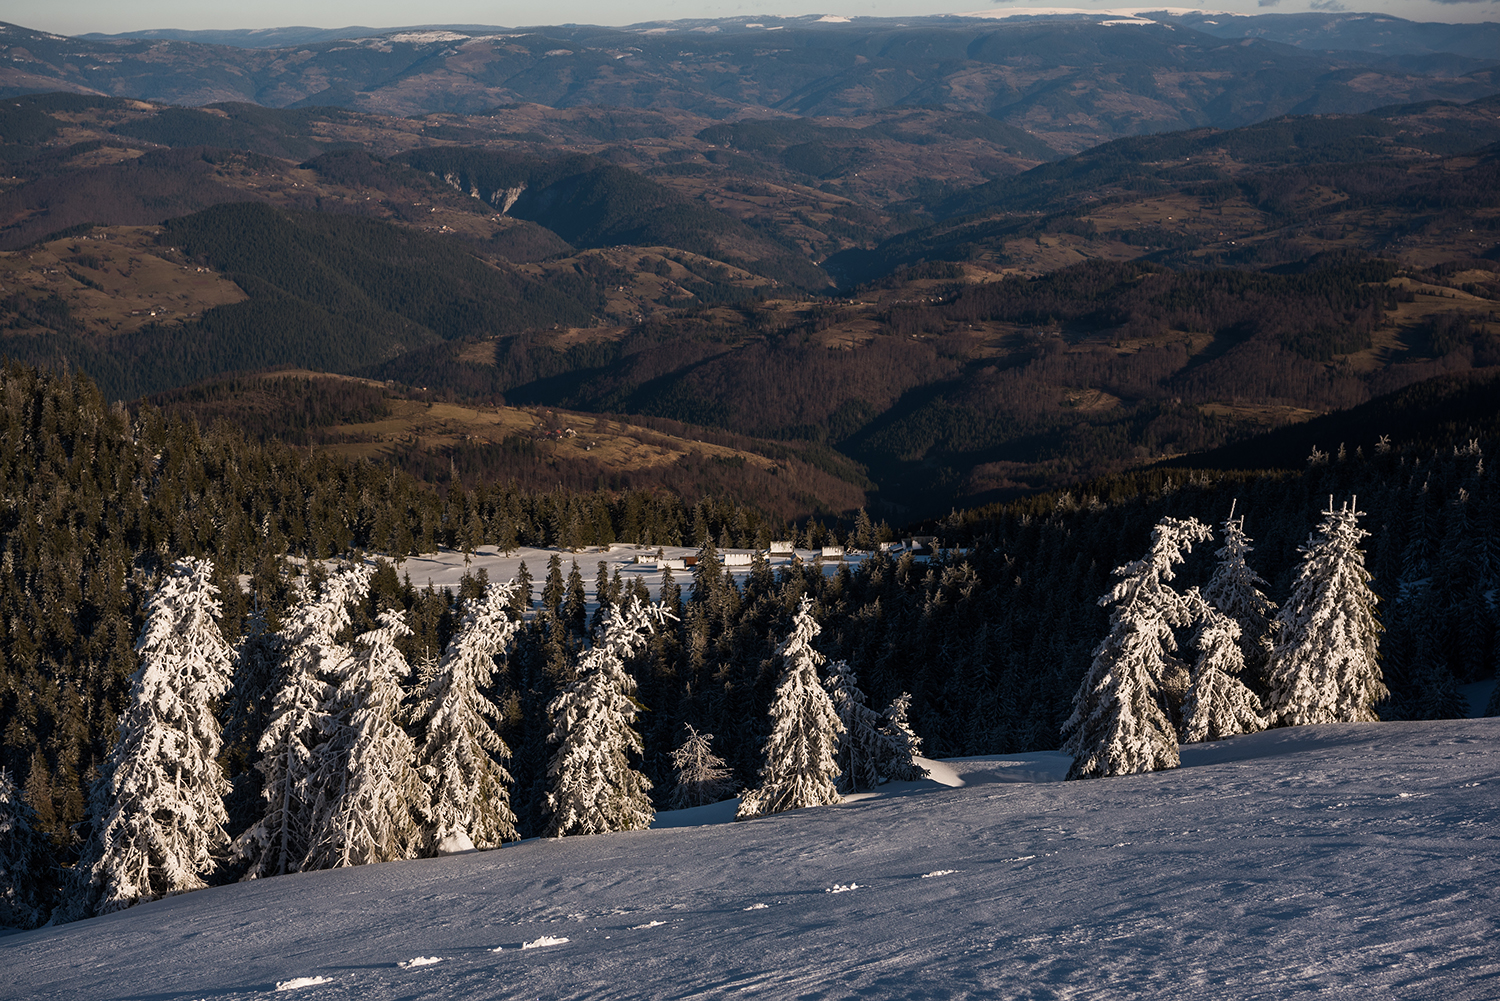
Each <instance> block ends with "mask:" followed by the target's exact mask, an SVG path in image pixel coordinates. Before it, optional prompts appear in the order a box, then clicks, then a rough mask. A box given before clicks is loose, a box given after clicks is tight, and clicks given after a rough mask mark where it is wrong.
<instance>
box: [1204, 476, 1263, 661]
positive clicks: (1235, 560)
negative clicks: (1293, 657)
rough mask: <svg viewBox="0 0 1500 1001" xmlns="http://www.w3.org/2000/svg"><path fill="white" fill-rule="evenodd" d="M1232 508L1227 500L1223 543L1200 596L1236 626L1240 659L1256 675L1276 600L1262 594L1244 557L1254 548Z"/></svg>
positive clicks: (1259, 585)
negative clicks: (1211, 573) (1227, 506)
mask: <svg viewBox="0 0 1500 1001" xmlns="http://www.w3.org/2000/svg"><path fill="white" fill-rule="evenodd" d="M1234 508H1235V505H1233V504H1231V505H1230V508H1229V517H1228V518H1226V519H1224V545H1223V547H1222V548H1221V549H1220V550H1219V551H1218V553H1216V554H1215V555H1217V556H1218V557H1219V563H1218V566H1216V567H1215V568H1214V573H1213V576H1212V577H1210V578H1209V581H1208V583H1207V584H1205V585H1204V586H1203V598H1204V600H1205V601H1207V602H1208V603H1209V604H1210V605H1212V606H1213V607H1215V608H1217V609H1218V610H1219V611H1221V612H1223V613H1224V614H1225V615H1227V616H1229V617H1230V618H1231V619H1233V620H1234V623H1235V624H1236V625H1237V626H1239V631H1240V638H1239V646H1240V653H1241V656H1242V659H1243V661H1244V663H1245V665H1246V666H1247V667H1248V668H1250V670H1252V671H1253V672H1255V676H1256V677H1259V673H1260V671H1261V670H1262V669H1263V668H1264V666H1265V662H1266V658H1267V657H1269V656H1270V653H1271V641H1272V636H1271V633H1272V623H1273V621H1274V620H1273V618H1272V616H1274V615H1275V613H1276V602H1274V601H1272V600H1271V599H1270V598H1268V597H1266V594H1265V591H1263V590H1262V588H1265V587H1266V586H1267V584H1266V582H1265V581H1264V580H1261V578H1260V575H1259V574H1257V573H1256V572H1255V571H1254V570H1252V569H1250V564H1249V563H1248V562H1247V561H1246V556H1247V555H1248V554H1250V553H1252V552H1254V551H1255V549H1254V547H1253V546H1251V545H1250V541H1251V540H1250V537H1249V536H1248V535H1246V534H1245V516H1244V515H1240V516H1239V517H1238V518H1236V517H1235V516H1234Z"/></svg>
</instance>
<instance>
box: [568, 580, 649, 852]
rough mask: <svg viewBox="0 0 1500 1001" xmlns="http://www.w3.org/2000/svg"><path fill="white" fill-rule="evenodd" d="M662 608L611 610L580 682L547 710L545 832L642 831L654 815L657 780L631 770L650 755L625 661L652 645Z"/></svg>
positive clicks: (587, 654)
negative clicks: (550, 748)
mask: <svg viewBox="0 0 1500 1001" xmlns="http://www.w3.org/2000/svg"><path fill="white" fill-rule="evenodd" d="M665 618H666V615H665V613H664V612H663V610H662V609H661V607H660V606H645V605H642V604H640V603H639V602H636V601H632V602H631V603H630V604H629V605H628V606H626V607H625V608H623V609H622V608H620V607H618V606H614V607H611V608H610V609H609V612H608V614H607V615H606V617H605V620H604V631H603V634H602V635H601V636H600V637H599V639H598V641H597V642H596V643H595V644H594V645H593V646H592V647H590V648H589V649H588V650H586V651H584V654H583V656H582V657H580V658H579V661H578V671H577V673H578V680H577V681H575V682H573V683H572V684H571V685H569V686H568V688H567V689H566V690H565V691H564V692H563V693H562V694H560V695H559V696H558V697H557V698H555V699H553V700H552V704H551V705H549V706H548V707H547V711H548V713H550V714H551V716H552V736H551V738H549V739H550V740H551V741H552V742H553V743H555V744H557V750H556V751H555V752H554V753H553V755H552V760H551V761H550V762H549V763H548V765H547V778H548V779H549V780H550V782H551V791H550V792H548V793H547V809H548V811H549V814H550V820H549V821H548V824H547V834H548V836H550V837H554V838H561V837H566V836H568V835H573V834H603V833H606V832H608V831H640V830H645V829H646V828H647V827H649V826H650V825H651V820H652V818H653V817H654V816H655V815H656V813H655V810H654V809H653V808H652V806H651V796H650V792H651V780H650V779H648V778H646V776H645V775H644V774H642V773H641V772H640V771H639V770H637V769H636V768H635V767H634V766H632V765H631V762H630V759H631V758H632V757H638V756H639V755H641V754H642V753H644V751H645V745H644V744H643V743H642V742H641V737H640V734H638V733H636V732H635V729H634V727H635V714H636V712H637V710H638V709H639V706H638V705H637V703H636V701H635V698H634V696H635V679H634V678H632V677H631V676H630V675H628V674H626V673H625V661H626V660H627V659H629V658H630V657H632V656H634V655H635V654H637V653H640V652H641V651H642V650H644V649H645V648H646V644H647V643H648V642H649V640H650V637H651V633H652V631H653V629H654V628H655V625H656V624H657V623H659V622H661V621H662V620H664V619H665Z"/></svg>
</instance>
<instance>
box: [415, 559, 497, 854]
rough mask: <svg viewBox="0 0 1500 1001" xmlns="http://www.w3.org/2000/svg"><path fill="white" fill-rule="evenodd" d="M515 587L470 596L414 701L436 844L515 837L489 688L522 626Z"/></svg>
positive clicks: (435, 847)
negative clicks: (514, 608) (513, 613)
mask: <svg viewBox="0 0 1500 1001" xmlns="http://www.w3.org/2000/svg"><path fill="white" fill-rule="evenodd" d="M514 590H515V584H513V583H511V584H501V585H491V586H490V588H489V589H488V590H487V591H486V592H485V593H484V594H483V595H481V596H480V597H478V598H473V599H470V600H469V601H467V602H465V605H464V619H463V624H462V625H461V626H460V627H459V630H458V632H457V633H456V634H455V635H454V637H453V640H452V641H451V642H450V643H449V644H448V649H447V650H446V651H444V653H443V658H442V660H441V661H440V662H439V663H438V669H437V675H436V676H435V677H434V678H433V679H432V681H431V682H430V683H429V684H428V685H427V688H426V690H425V691H424V692H423V693H422V696H421V702H420V705H419V707H418V709H417V717H418V718H419V719H420V720H421V721H422V723H423V725H424V727H425V729H426V734H427V738H426V741H425V742H424V743H423V744H422V748H421V751H420V752H419V753H418V755H417V762H418V768H419V769H420V771H421V774H422V777H423V779H424V781H425V782H426V783H427V787H428V790H429V796H430V801H429V807H428V816H429V817H430V819H431V822H432V831H431V843H430V845H429V846H428V847H429V849H430V850H431V851H434V852H441V853H446V852H456V851H466V850H468V849H470V848H494V847H496V846H498V845H499V844H501V842H504V841H511V840H514V839H515V837H516V817H515V814H514V813H512V812H511V808H510V784H511V776H510V773H509V772H508V771H506V769H505V764H506V762H508V761H509V760H510V748H509V747H507V746H506V745H505V741H503V740H501V739H500V735H499V734H498V733H496V732H495V730H494V728H493V725H492V723H491V721H496V722H498V721H499V719H500V710H499V709H498V708H497V707H496V706H495V704H494V703H493V702H491V701H490V699H489V697H488V696H487V695H486V694H485V690H486V689H487V688H489V686H490V685H491V683H492V679H493V677H494V672H495V658H496V657H498V656H501V655H502V654H504V652H505V649H506V647H507V646H508V645H509V644H510V641H511V637H512V636H514V635H515V632H516V630H517V629H518V628H519V626H520V623H519V622H517V621H515V620H512V619H511V618H510V616H509V615H507V614H506V613H507V610H508V608H509V606H510V604H511V599H512V596H513V594H514Z"/></svg>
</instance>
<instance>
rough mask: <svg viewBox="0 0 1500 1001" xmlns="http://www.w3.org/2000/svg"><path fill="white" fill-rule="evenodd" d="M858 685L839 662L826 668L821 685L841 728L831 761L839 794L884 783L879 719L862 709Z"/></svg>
mask: <svg viewBox="0 0 1500 1001" xmlns="http://www.w3.org/2000/svg"><path fill="white" fill-rule="evenodd" d="M858 681H859V679H858V678H857V677H856V676H855V674H854V669H853V668H852V667H850V666H849V662H848V661H844V660H839V661H835V662H834V663H832V664H830V665H829V666H828V679H827V680H826V681H825V682H824V685H825V686H826V687H827V688H828V691H829V694H830V696H831V697H832V699H833V708H834V711H836V712H837V713H838V716H839V722H840V723H841V724H843V727H844V732H843V733H842V734H841V735H840V736H839V741H838V751H837V753H836V754H835V757H834V761H835V762H837V764H838V767H839V778H838V786H839V791H840V792H843V793H851V792H860V791H862V790H869V789H874V788H875V787H876V786H877V785H879V784H880V783H881V781H882V780H883V779H884V776H883V775H882V774H881V772H880V761H881V758H882V757H883V752H884V750H885V746H884V740H883V738H882V737H881V734H880V717H879V715H877V714H876V713H875V711H874V710H873V709H871V708H870V707H869V706H867V705H865V693H864V692H862V691H860V689H859V684H858Z"/></svg>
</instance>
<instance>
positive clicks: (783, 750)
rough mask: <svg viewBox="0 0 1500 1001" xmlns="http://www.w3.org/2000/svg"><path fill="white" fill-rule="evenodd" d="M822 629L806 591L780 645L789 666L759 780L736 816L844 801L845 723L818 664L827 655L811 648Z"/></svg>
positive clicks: (773, 712)
mask: <svg viewBox="0 0 1500 1001" xmlns="http://www.w3.org/2000/svg"><path fill="white" fill-rule="evenodd" d="M819 632H820V627H819V626H818V623H817V622H816V621H815V620H814V619H813V614H812V599H811V598H808V597H807V596H806V595H803V597H802V600H801V601H800V602H799V603H798V606H797V614H796V616H795V617H794V618H793V620H792V631H791V633H790V635H788V636H787V638H786V641H785V642H784V643H782V644H781V646H779V647H778V648H777V650H776V653H777V654H778V655H779V656H780V657H781V658H782V661H783V662H784V663H785V665H786V669H785V671H784V672H783V673H782V676H781V683H780V684H779V685H778V686H777V688H776V699H775V701H774V702H773V703H772V705H771V735H770V737H768V738H767V739H766V744H765V748H764V750H763V754H764V757H765V764H764V765H763V766H762V768H761V770H760V785H759V786H758V787H757V788H755V789H753V790H751V791H749V792H746V793H745V794H744V797H743V798H742V799H741V800H740V808H739V812H738V814H737V815H736V817H735V819H736V820H747V819H749V818H751V817H760V816H764V815H765V814H769V813H780V812H781V811H783V810H797V809H801V808H803V807H808V806H828V805H831V804H834V803H838V802H840V801H841V797H840V796H839V791H838V788H837V786H836V785H835V784H834V782H835V780H836V779H837V778H838V776H839V766H838V763H837V762H836V761H835V760H834V755H835V753H836V751H837V749H838V739H839V735H840V734H841V733H843V730H844V727H843V724H842V723H840V722H839V715H838V711H837V710H836V709H834V706H833V700H832V699H830V698H829V697H828V693H827V692H826V691H824V690H823V686H822V684H820V683H819V681H818V665H819V664H821V663H823V661H824V659H825V658H824V657H823V655H822V654H820V653H818V652H817V651H816V650H814V649H813V648H812V640H813V637H815V636H817V635H818V633H819Z"/></svg>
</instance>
